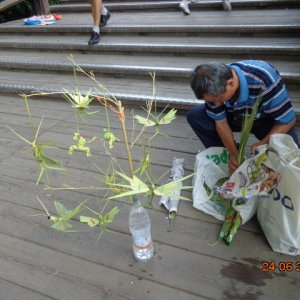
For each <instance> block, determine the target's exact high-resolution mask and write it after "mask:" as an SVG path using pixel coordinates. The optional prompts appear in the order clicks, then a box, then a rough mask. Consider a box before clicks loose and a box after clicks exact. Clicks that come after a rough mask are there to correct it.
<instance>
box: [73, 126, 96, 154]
mask: <svg viewBox="0 0 300 300" xmlns="http://www.w3.org/2000/svg"><path fill="white" fill-rule="evenodd" d="M95 139H96V137H93V138H92V139H90V140H89V141H87V140H86V138H84V137H83V136H81V135H80V134H79V133H78V132H75V133H74V137H73V140H74V141H75V142H76V143H75V144H74V145H71V146H70V148H69V150H68V154H69V155H72V153H73V151H74V150H76V151H83V152H86V156H87V157H90V156H91V155H92V154H91V150H90V147H88V146H86V145H85V144H87V143H91V142H93V141H94V140H95Z"/></svg>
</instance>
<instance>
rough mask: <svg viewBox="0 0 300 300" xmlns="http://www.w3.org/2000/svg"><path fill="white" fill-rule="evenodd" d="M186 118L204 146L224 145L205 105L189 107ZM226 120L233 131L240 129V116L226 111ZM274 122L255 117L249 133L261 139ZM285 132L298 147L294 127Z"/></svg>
mask: <svg viewBox="0 0 300 300" xmlns="http://www.w3.org/2000/svg"><path fill="white" fill-rule="evenodd" d="M187 120H188V122H189V124H190V126H191V127H192V129H193V130H194V132H195V133H196V135H197V136H198V137H199V139H200V140H201V142H202V144H203V145H204V147H205V148H209V147H224V145H223V142H222V140H221V139H220V137H219V135H218V133H217V131H216V127H215V121H214V120H212V119H211V118H210V117H209V116H208V115H207V114H206V110H205V105H199V106H195V107H193V108H191V109H190V110H189V111H188V112H187ZM227 122H228V124H229V126H230V128H231V130H232V131H233V132H240V131H241V128H242V116H240V115H237V114H234V113H227ZM274 123H275V122H274V120H273V119H270V118H262V119H256V120H254V123H253V127H252V130H251V133H253V134H254V135H255V137H256V138H257V139H258V140H262V139H263V138H264V137H265V136H266V135H267V134H268V133H269V132H270V130H271V129H272V127H273V126H274ZM287 134H289V135H290V136H291V137H292V138H293V139H294V141H295V143H296V144H297V145H298V147H299V140H298V136H297V133H296V130H295V128H292V129H290V130H289V132H287ZM299 148H300V147H299Z"/></svg>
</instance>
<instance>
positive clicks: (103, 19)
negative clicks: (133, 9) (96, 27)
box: [100, 11, 110, 27]
mask: <svg viewBox="0 0 300 300" xmlns="http://www.w3.org/2000/svg"><path fill="white" fill-rule="evenodd" d="M109 18H110V12H109V11H107V15H101V19H100V27H105V26H106V25H107V22H108V20H109Z"/></svg>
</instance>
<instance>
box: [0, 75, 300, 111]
mask: <svg viewBox="0 0 300 300" xmlns="http://www.w3.org/2000/svg"><path fill="white" fill-rule="evenodd" d="M97 80H98V81H99V82H100V83H101V85H103V86H105V88H106V89H107V90H108V91H109V92H110V93H111V94H112V95H114V96H115V97H116V98H118V99H119V100H122V101H125V102H130V103H133V104H141V103H143V102H144V101H146V100H149V99H152V98H153V96H152V80H151V78H150V76H149V77H148V78H146V77H138V78H129V77H126V76H124V77H115V76H109V75H107V74H105V75H103V74H99V75H97ZM77 84H78V85H77ZM76 86H79V88H80V90H81V91H82V93H87V92H88V91H89V90H90V89H93V92H95V93H97V94H99V95H104V94H105V91H104V90H102V89H101V88H99V87H98V90H95V89H94V88H95V87H97V85H96V84H95V83H94V82H93V81H91V80H90V79H88V78H87V77H85V76H77V82H76V81H75V79H74V78H73V77H72V76H70V74H56V76H52V74H49V73H46V74H45V73H43V72H40V73H38V72H29V71H23V70H22V71H18V72H16V71H11V70H10V71H5V70H4V71H1V70H0V91H1V93H10V94H20V93H27V94H28V93H32V92H36V91H40V92H45V93H57V92H61V91H62V89H63V88H66V89H68V90H73V91H74V90H75V88H76ZM289 94H290V97H291V99H292V102H293V104H294V105H295V107H296V111H297V114H300V91H299V88H298V86H297V85H290V86H289ZM52 96H53V97H55V98H61V96H59V97H58V95H56V94H53V95H52ZM156 100H157V102H158V103H159V104H161V105H166V104H171V105H172V106H176V107H179V108H188V107H190V106H192V105H196V104H199V103H201V102H202V101H199V100H197V99H196V98H195V96H194V94H193V92H192V90H191V89H190V87H189V85H188V84H187V83H186V81H181V82H177V81H172V80H168V79H166V78H157V80H156Z"/></svg>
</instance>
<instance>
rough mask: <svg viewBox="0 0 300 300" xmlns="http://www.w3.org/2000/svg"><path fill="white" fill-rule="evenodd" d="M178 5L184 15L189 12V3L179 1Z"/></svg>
mask: <svg viewBox="0 0 300 300" xmlns="http://www.w3.org/2000/svg"><path fill="white" fill-rule="evenodd" d="M178 7H179V9H180V10H181V11H182V12H183V13H184V14H185V15H190V14H191V11H190V9H189V4H188V3H187V2H185V1H181V2H180V4H179V5H178Z"/></svg>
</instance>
